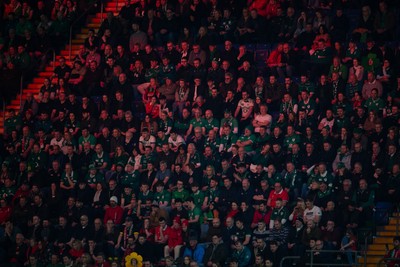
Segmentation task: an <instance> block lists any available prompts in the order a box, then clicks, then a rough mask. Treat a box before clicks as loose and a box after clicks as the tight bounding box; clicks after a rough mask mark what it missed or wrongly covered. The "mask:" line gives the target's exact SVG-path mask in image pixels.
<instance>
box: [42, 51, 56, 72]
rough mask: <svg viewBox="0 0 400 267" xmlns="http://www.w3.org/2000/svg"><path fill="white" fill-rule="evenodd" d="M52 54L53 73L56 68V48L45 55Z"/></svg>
mask: <svg viewBox="0 0 400 267" xmlns="http://www.w3.org/2000/svg"><path fill="white" fill-rule="evenodd" d="M49 52H52V54H53V60H52V64H51V65H52V67H53V72H54V70H55V68H56V50H55V49H54V48H49V49H47V50H46V52H45V53H44V55H47V53H49Z"/></svg>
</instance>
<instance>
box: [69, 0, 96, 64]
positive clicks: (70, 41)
mask: <svg viewBox="0 0 400 267" xmlns="http://www.w3.org/2000/svg"><path fill="white" fill-rule="evenodd" d="M95 5H96V3H95V2H93V3H92V4H90V6H89V7H88V8H87V9H86V10H85V11H84V12H82V14H80V15H79V16H78V17H77V18H76V19H75V20H74V22H72V23H71V25H70V26H69V49H68V50H69V52H68V54H69V61H71V53H72V47H71V46H72V29H73V28H74V26H75V24H76V23H78V22H79V21H81V19H82V18H83V16H85V15H86V14H87V13H88V12H89V11H90V10H91V9H92V8H93V7H94V6H95Z"/></svg>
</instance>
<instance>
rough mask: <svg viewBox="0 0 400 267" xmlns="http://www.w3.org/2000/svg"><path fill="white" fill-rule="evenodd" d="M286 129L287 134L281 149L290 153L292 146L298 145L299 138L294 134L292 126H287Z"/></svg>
mask: <svg viewBox="0 0 400 267" xmlns="http://www.w3.org/2000/svg"><path fill="white" fill-rule="evenodd" d="M286 129H287V134H286V136H285V138H284V139H283V147H284V149H286V150H289V151H290V150H291V149H292V145H294V144H300V141H301V139H300V136H299V135H298V134H296V133H295V131H294V128H293V126H292V125H288V126H287V128H286Z"/></svg>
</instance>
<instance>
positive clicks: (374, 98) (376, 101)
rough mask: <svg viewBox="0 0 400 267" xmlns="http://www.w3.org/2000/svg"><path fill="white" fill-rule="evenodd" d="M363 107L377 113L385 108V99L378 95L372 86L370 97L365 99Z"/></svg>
mask: <svg viewBox="0 0 400 267" xmlns="http://www.w3.org/2000/svg"><path fill="white" fill-rule="evenodd" d="M365 108H367V109H368V112H370V111H375V112H376V113H378V115H380V114H379V113H380V112H382V111H383V109H384V108H385V101H383V99H382V98H380V97H378V89H376V88H374V89H372V90H371V97H370V98H368V99H367V101H365Z"/></svg>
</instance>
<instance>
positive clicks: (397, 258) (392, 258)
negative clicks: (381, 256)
mask: <svg viewBox="0 0 400 267" xmlns="http://www.w3.org/2000/svg"><path fill="white" fill-rule="evenodd" d="M385 258H388V260H385V262H386V266H388V267H397V266H399V265H400V236H395V237H393V249H391V250H389V246H388V245H386V255H385Z"/></svg>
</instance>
